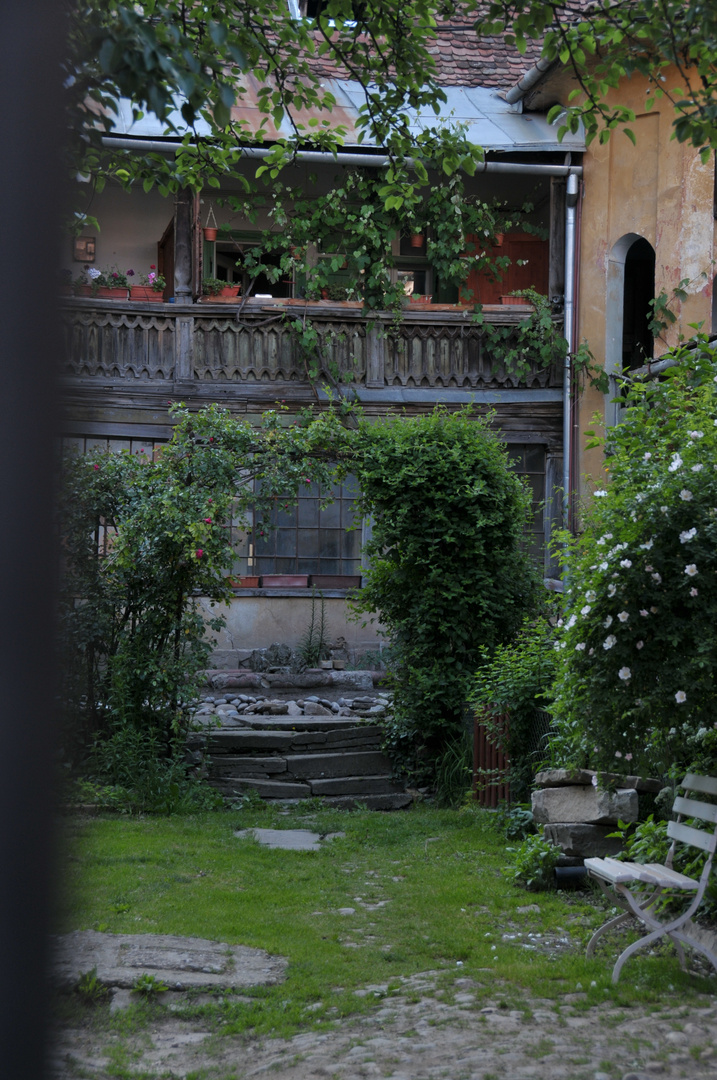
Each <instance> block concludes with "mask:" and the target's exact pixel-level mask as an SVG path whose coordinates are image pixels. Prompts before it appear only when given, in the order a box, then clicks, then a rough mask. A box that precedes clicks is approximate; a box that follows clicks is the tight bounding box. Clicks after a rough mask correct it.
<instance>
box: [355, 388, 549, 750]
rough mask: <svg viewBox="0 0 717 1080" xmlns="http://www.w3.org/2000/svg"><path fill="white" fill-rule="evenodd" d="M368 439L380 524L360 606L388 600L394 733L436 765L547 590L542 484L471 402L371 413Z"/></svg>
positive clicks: (372, 500)
mask: <svg viewBox="0 0 717 1080" xmlns="http://www.w3.org/2000/svg"><path fill="white" fill-rule="evenodd" d="M356 446H357V450H358V453H357V459H358V460H357V464H356V465H355V466H354V467H355V470H356V472H357V475H358V480H359V485H360V488H361V501H362V507H363V510H364V512H365V514H367V515H369V516H370V517H371V518H372V519H373V522H374V524H373V534H372V537H371V539H370V540H369V542H368V545H367V549H366V550H367V553H368V555H369V557H370V565H369V568H368V572H367V574H366V576H365V584H364V588H363V590H362V592H361V594H360V596H359V598H358V600H357V601H356V602H355V605H354V606H355V609H356V610H357V611H358V612H378V615H379V617H380V620H381V623H382V625H383V627H384V630H385V632H386V634H387V635H388V636H390V638H391V644H392V663H391V670H392V677H393V686H394V709H395V717H394V721H393V724H394V734H398V733H399V731H400V733H401V734H400V739H401V741H402V742H403V743H404V745H405V744H406V742H407V741H410V740H413V743H414V748H415V749H416V750H417V751H418V752H419V754H420V755H422V756H421V757H420V758H419V759H418V760H419V761H420V762H421V763H422V765H426V764H427V763H430V762H433V761H435V758H436V756H440V753H441V751H442V750H443V748H444V747H445V746H446V744H447V743H448V742H449V741H450V740H451V739H452V738H454V737H455V736H456V734H457V733H458V732H459V730H460V728H461V725H462V722H463V713H464V709H465V702H466V697H467V693H468V688H469V685H470V681H471V678H472V676H473V673H474V672H475V669H476V667H477V666H478V664H479V662H480V659H481V651H482V650H483V649H488V650H492V649H495V648H496V646H497V645H499V644H500V643H502V642H505V641H508V640H509V639H510V638H511V636H512V635H513V634H514V633H515V631H516V630H517V629H518V627H519V626H520V624H521V622H522V620H523V618H524V616H525V613H526V611H528V610H530V609H531V607H532V605H533V604H534V602H535V596H536V591H537V573H536V571H535V569H534V568H533V566H532V565H531V563H530V561H529V558H528V556H527V554H526V553H525V551H524V546H523V530H524V527H525V525H526V522H527V521H528V519H529V515H530V496H529V493H528V492H527V490H526V488H525V487H524V485H523V484H522V482H521V480H520V479H519V478H518V477H517V476H516V475H515V473H513V472H512V471H511V469H510V467H509V463H508V460H507V455H506V451H505V447H504V446H503V445H502V444H501V443H500V442H499V440H498V438H497V437H496V435H495V434H494V433H493V432H492V431H491V430H490V427H489V424H488V421H487V420H483V419H478V418H474V417H472V416H471V415H470V410H461V411H460V412H457V413H453V414H448V413H446V412H445V411H443V410H440V409H439V410H436V411H435V412H434V413H433V414H432V415H430V416H427V417H420V418H417V419H406V418H404V417H396V418H392V419H389V420H384V421H381V422H378V423H375V424H370V423H368V422H365V421H364V422H362V423H361V426H360V429H359V432H358V433H357V441H356Z"/></svg>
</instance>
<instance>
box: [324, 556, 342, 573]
mask: <svg viewBox="0 0 717 1080" xmlns="http://www.w3.org/2000/svg"><path fill="white" fill-rule="evenodd" d="M320 573H322V574H340V573H341V563H340V562H339V560H338V559H322V560H321V570H320Z"/></svg>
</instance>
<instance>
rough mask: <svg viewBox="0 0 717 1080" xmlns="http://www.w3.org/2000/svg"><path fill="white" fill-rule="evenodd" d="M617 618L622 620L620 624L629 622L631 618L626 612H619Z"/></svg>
mask: <svg viewBox="0 0 717 1080" xmlns="http://www.w3.org/2000/svg"><path fill="white" fill-rule="evenodd" d="M617 617H618V619H619V620H620V622H627V620H628V619H629V618H630V616H629V614H628V613H627V612H626V611H620V612H618V616H617Z"/></svg>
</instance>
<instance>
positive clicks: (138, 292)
mask: <svg viewBox="0 0 717 1080" xmlns="http://www.w3.org/2000/svg"><path fill="white" fill-rule="evenodd" d="M129 298H130V300H142V301H147V300H156V301H160V300H161V299H162V294H161V292H157V291H156V289H153V288H152V286H151V285H132V286H130V290H129Z"/></svg>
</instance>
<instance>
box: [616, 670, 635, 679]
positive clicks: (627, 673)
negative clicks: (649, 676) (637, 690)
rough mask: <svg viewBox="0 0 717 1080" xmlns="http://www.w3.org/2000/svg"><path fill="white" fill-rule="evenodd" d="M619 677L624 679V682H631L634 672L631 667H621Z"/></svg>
mask: <svg viewBox="0 0 717 1080" xmlns="http://www.w3.org/2000/svg"><path fill="white" fill-rule="evenodd" d="M617 677H618V679H622V681H623V682H629V681H630V678H631V677H632V672H631V671H630V669H629V667H621V668H620V670H619V671H618V673H617Z"/></svg>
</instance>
